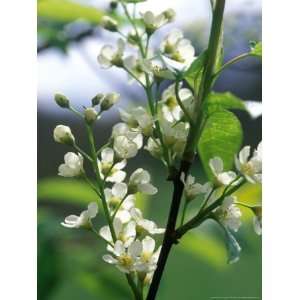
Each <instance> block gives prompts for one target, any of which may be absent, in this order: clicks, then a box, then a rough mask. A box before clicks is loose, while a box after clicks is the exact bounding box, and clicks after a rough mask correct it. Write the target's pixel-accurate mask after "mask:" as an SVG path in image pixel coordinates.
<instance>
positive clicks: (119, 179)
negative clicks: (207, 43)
mask: <svg viewBox="0 0 300 300" xmlns="http://www.w3.org/2000/svg"><path fill="white" fill-rule="evenodd" d="M117 98H118V95H117V94H114V93H112V94H107V95H102V94H98V95H97V96H96V97H94V98H93V99H92V100H91V102H92V107H89V108H86V109H85V110H84V112H83V113H82V114H81V113H79V112H78V111H75V110H74V109H73V108H72V106H69V108H70V109H71V110H74V111H75V112H76V113H77V114H81V117H82V119H83V120H84V121H85V122H86V124H87V126H88V128H91V126H92V125H93V123H94V122H95V121H96V120H97V119H99V118H100V117H101V113H102V112H103V111H105V110H107V109H109V107H111V106H112V105H113V104H114V103H115V102H116V101H115V100H116V99H117ZM104 103H105V104H104ZM97 106H100V110H99V111H97V110H96V107H97ZM103 106H104V108H103ZM93 112H95V113H93ZM93 116H94V117H93ZM121 117H122V119H123V120H126V122H127V123H128V124H127V123H125V122H124V123H118V124H116V125H115V126H114V127H113V130H112V135H111V138H110V139H109V142H108V143H107V144H105V145H104V146H103V147H102V148H100V149H99V151H97V152H96V158H95V157H90V156H89V155H88V154H86V153H85V152H84V151H83V150H81V149H80V148H79V147H78V145H77V144H76V140H75V137H74V135H73V133H72V131H71V129H70V128H69V127H68V126H64V125H58V126H57V127H56V128H55V129H54V133H53V135H54V140H55V141H56V142H59V143H63V144H66V145H69V146H72V147H73V148H74V149H75V150H77V151H78V153H75V152H68V153H67V154H66V155H65V156H64V163H63V164H61V165H60V166H59V168H58V174H59V175H60V176H63V177H78V176H82V177H83V178H85V179H86V180H87V182H88V183H89V184H90V185H91V187H92V188H93V189H94V190H95V191H96V192H97V194H98V195H99V196H100V198H101V200H102V201H104V206H105V207H106V208H107V211H108V216H106V217H107V218H108V223H109V224H110V225H105V226H103V227H102V228H100V230H99V232H97V230H96V229H95V228H94V225H93V222H92V219H93V218H95V217H96V215H97V213H98V204H97V203H96V202H92V203H90V204H89V205H88V208H87V210H85V211H83V212H82V213H81V214H80V215H79V216H76V215H70V216H68V217H66V218H65V220H64V222H62V223H61V224H62V225H63V226H64V227H67V228H84V229H88V230H92V231H94V232H96V233H97V235H98V236H99V237H101V238H102V239H103V240H104V241H105V242H106V243H107V251H108V252H109V253H110V254H106V255H104V256H103V259H104V261H106V262H107V263H110V264H114V265H115V266H116V267H117V268H118V269H119V270H121V271H122V272H125V273H132V272H136V274H138V276H139V278H140V279H143V280H144V281H145V284H146V283H150V281H151V277H152V275H153V272H154V270H155V268H156V263H157V260H158V256H159V253H160V247H156V246H155V240H154V238H153V236H155V235H157V234H163V233H164V232H165V230H164V229H163V228H159V227H158V226H157V224H156V223H155V222H153V221H152V220H148V219H146V218H144V217H143V213H142V211H141V210H140V209H139V208H137V207H136V196H137V193H140V194H144V195H149V196H150V195H154V194H156V193H157V188H156V187H155V186H153V184H152V183H151V176H150V174H149V172H148V171H146V170H144V169H143V168H138V169H137V170H135V171H134V172H133V173H132V174H131V175H130V176H127V173H126V171H125V167H126V165H127V161H128V159H130V158H132V157H134V156H135V155H136V154H137V153H138V150H139V149H141V148H142V146H143V135H145V136H146V135H147V134H148V132H149V130H151V128H152V119H151V118H150V117H149V115H148V114H147V112H146V111H145V110H143V109H142V108H137V109H135V110H134V111H133V112H132V113H131V114H129V113H126V112H122V113H121ZM148 127H150V128H148ZM149 134H150V133H149ZM92 147H94V142H92ZM92 152H93V151H92ZM95 159H96V160H95ZM94 160H95V161H94ZM84 161H91V162H94V165H93V167H94V171H95V172H96V178H97V174H98V175H99V177H98V180H100V185H99V187H100V188H99V189H98V188H96V187H95V186H94V185H93V183H91V181H90V180H89V179H88V177H87V175H86V172H85V168H84ZM127 177H128V179H127V180H126V178H127Z"/></svg>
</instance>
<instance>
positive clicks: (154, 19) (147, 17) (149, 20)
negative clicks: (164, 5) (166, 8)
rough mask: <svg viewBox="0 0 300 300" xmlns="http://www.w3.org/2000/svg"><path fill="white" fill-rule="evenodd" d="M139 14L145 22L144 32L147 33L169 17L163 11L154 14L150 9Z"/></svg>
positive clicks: (164, 22)
mask: <svg viewBox="0 0 300 300" xmlns="http://www.w3.org/2000/svg"><path fill="white" fill-rule="evenodd" d="M141 15H142V18H143V21H144V24H145V28H146V32H147V33H148V34H149V35H151V34H152V33H153V32H154V31H155V30H157V29H159V28H160V27H162V26H163V25H165V24H167V23H168V22H169V19H168V18H167V17H166V15H165V14H164V13H160V14H159V15H154V13H153V12H152V11H146V12H145V13H141Z"/></svg>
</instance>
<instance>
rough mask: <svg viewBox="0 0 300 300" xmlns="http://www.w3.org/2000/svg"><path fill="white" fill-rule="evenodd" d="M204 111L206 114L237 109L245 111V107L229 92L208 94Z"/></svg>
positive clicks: (241, 101)
mask: <svg viewBox="0 0 300 300" xmlns="http://www.w3.org/2000/svg"><path fill="white" fill-rule="evenodd" d="M204 109H205V110H206V112H207V113H208V114H211V113H212V112H214V111H217V110H224V109H228V110H230V109H238V110H246V106H245V104H244V102H243V100H242V99H240V98H239V97H237V96H235V95H234V94H232V93H230V92H226V93H214V92H212V93H210V94H209V95H208V97H207V99H206V101H205V107H204Z"/></svg>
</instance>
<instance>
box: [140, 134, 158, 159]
mask: <svg viewBox="0 0 300 300" xmlns="http://www.w3.org/2000/svg"><path fill="white" fill-rule="evenodd" d="M144 149H145V150H147V151H149V152H150V154H151V155H152V156H153V157H155V158H158V159H161V158H162V155H163V151H162V146H161V142H160V140H159V139H154V138H152V137H150V138H149V139H148V141H147V145H146V146H145V147H144Z"/></svg>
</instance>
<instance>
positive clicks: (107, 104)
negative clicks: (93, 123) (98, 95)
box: [100, 93, 120, 111]
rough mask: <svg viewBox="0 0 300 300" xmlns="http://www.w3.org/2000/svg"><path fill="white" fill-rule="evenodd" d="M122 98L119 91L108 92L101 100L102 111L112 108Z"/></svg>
mask: <svg viewBox="0 0 300 300" xmlns="http://www.w3.org/2000/svg"><path fill="white" fill-rule="evenodd" d="M119 99H120V94H118V93H108V94H106V95H105V96H104V97H103V98H102V99H101V101H100V107H101V110H102V111H105V110H108V109H110V108H111V107H112V106H113V105H114V104H116V103H117V102H118V101H119Z"/></svg>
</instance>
